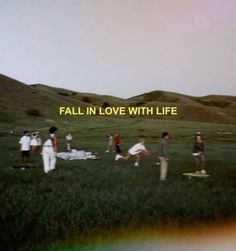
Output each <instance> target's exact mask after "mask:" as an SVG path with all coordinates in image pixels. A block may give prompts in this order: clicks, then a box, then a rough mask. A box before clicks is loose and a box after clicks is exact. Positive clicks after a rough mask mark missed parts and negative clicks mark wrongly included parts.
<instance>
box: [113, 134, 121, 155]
mask: <svg viewBox="0 0 236 251" xmlns="http://www.w3.org/2000/svg"><path fill="white" fill-rule="evenodd" d="M113 139H114V142H115V145H116V153H117V154H120V153H121V150H120V135H119V134H118V133H117V134H116V135H115V136H114V138H113Z"/></svg>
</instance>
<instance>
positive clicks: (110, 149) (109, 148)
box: [106, 133, 114, 153]
mask: <svg viewBox="0 0 236 251" xmlns="http://www.w3.org/2000/svg"><path fill="white" fill-rule="evenodd" d="M107 138H108V145H107V150H106V153H109V152H114V140H113V136H112V134H111V133H109V134H108V135H107Z"/></svg>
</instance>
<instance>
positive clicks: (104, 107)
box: [102, 101, 110, 109]
mask: <svg viewBox="0 0 236 251" xmlns="http://www.w3.org/2000/svg"><path fill="white" fill-rule="evenodd" d="M107 107H110V104H109V103H108V102H107V101H105V102H103V104H102V108H103V109H106V108H107Z"/></svg>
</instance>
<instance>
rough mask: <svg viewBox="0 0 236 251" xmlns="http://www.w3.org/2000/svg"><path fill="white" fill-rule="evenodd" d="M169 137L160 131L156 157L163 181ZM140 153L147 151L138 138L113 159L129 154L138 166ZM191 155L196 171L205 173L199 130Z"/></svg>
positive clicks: (146, 152)
mask: <svg viewBox="0 0 236 251" xmlns="http://www.w3.org/2000/svg"><path fill="white" fill-rule="evenodd" d="M169 137H170V134H169V133H168V132H163V133H162V138H161V140H160V143H159V148H158V159H159V161H160V162H158V164H160V180H161V181H165V180H166V178H167V171H168V161H169V155H168V150H167V141H168V139H169ZM141 154H144V155H145V156H148V155H149V151H148V150H147V148H146V147H145V140H144V139H140V140H139V142H138V143H137V144H135V145H133V146H132V147H131V148H130V149H129V150H128V153H127V154H126V155H125V156H124V155H121V154H119V153H117V154H116V157H115V160H116V161H117V160H119V159H124V160H128V159H129V158H130V157H131V156H134V157H135V163H134V166H139V161H140V159H141ZM192 155H193V156H194V159H195V164H196V169H197V171H196V173H202V174H205V173H206V171H205V157H204V142H203V138H202V135H201V133H200V132H197V133H196V134H195V136H194V142H193V148H192Z"/></svg>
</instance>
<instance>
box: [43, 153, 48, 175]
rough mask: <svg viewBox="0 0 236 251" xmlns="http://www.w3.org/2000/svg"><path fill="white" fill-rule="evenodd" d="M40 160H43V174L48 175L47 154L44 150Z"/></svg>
mask: <svg viewBox="0 0 236 251" xmlns="http://www.w3.org/2000/svg"><path fill="white" fill-rule="evenodd" d="M42 158H43V169H44V172H45V173H48V172H49V171H50V166H49V161H50V159H49V154H48V152H47V151H46V150H43V152H42Z"/></svg>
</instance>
